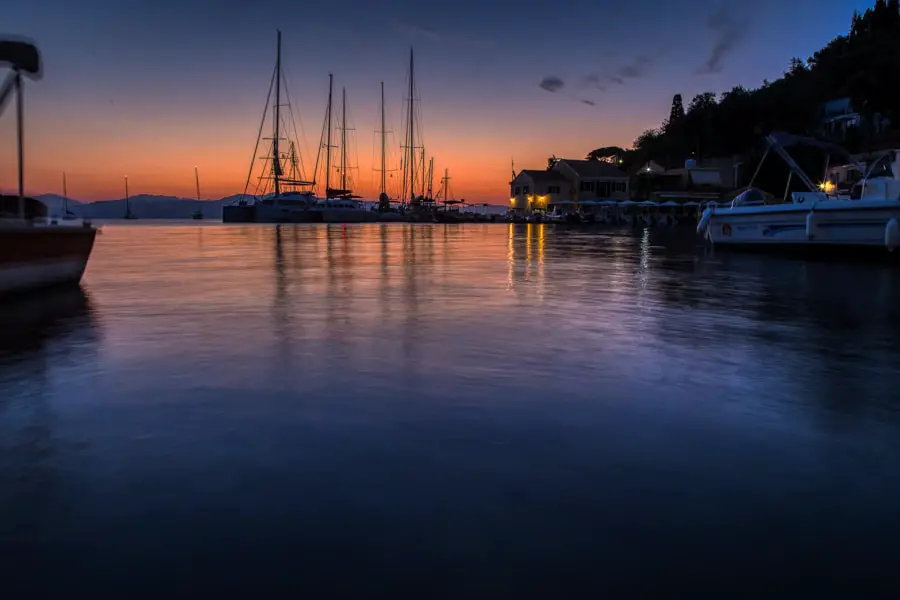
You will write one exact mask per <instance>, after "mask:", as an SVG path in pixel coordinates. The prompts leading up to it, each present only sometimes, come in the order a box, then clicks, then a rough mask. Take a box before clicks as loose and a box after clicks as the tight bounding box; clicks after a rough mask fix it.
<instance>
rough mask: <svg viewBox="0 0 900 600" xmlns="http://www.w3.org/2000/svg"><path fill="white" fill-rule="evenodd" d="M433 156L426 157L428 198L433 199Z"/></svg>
mask: <svg viewBox="0 0 900 600" xmlns="http://www.w3.org/2000/svg"><path fill="white" fill-rule="evenodd" d="M433 194H434V157H433V156H432V157H431V158H430V159H428V196H427V198H428V199H429V200H434V196H433Z"/></svg>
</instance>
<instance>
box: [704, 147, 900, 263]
mask: <svg viewBox="0 0 900 600" xmlns="http://www.w3.org/2000/svg"><path fill="white" fill-rule="evenodd" d="M766 141H767V143H768V148H767V150H766V154H765V155H764V156H763V159H762V160H763V161H765V159H766V156H767V155H768V154H769V152H770V151H775V153H776V154H778V155H779V156H781V158H782V159H784V161H785V162H786V163H787V164H788V166H789V167H790V174H789V175H788V185H787V187H786V190H787V189H789V187H790V181H791V178H793V177H797V178H798V179H799V180H800V181H802V182H803V184H804V185H805V186H806V187H807V188H808V189H809V191H808V192H794V193H792V194H790V195H788V194H787V192H785V196H784V198H783V199H782V201H781V202H777V203H771V201H767V199H766V196H765V194H763V193H762V191H760V190H758V189H756V188H754V187H752V186H753V180H755V178H756V175H757V174H758V173H759V167H757V170H756V173H755V174H754V178H753V180H751V182H750V187H749V188H748V189H747V190H745V191H744V192H742V193H741V194H739V195H738V196H736V197H735V198H734V200H733V201H732V202H731V203H730V205H727V206H724V207H722V206H708V207H707V208H706V209H705V210H704V211H703V213H702V216H701V218H700V221H699V223H698V225H697V232H698V233H699V234H700V235H702V236H704V238H706V239H707V240H709V241H711V242H713V243H715V244H725V245H746V246H760V247H762V246H783V247H809V248H822V247H859V248H872V249H879V248H886V249H887V250H891V251H893V250H894V249H896V248H898V247H900V222H898V220H900V181H898V180H897V179H896V175H898V174H900V160H898V153H897V152H895V151H890V152H885V153H883V154H882V155H881V156H879V157H878V158H877V159H875V160H874V161H872V163H871V164H870V166H869V168H868V169H866V168H865V167H864V166H861V169H860V171H861V172H862V173H864V174H865V175H864V176H863V178H862V179H861V180H860V181H859V182H858V183H857V184H856V185H855V186H854V188H853V190H852V192H851V194H850V196H849V198H848V197H838V196H837V195H834V194H832V193H829V192H830V188H831V187H832V186H830V185H829V182H827V181H823V182H822V183H819V184H817V183H815V182H813V180H812V179H810V178H809V176H808V175H807V174H806V173H804V172H803V170H802V169H800V167H799V166H798V165H797V163H796V162H795V161H794V160H793V158H791V156H790V155H789V154H788V153H787V151H786V150H785V148H786V147H787V146H792V145H796V144H804V145H812V146H815V147H818V148H820V149H822V150H825V151H826V152H829V153H830V154H831V153H840V154H843V155H844V156H845V157H849V155H848V154H847V152H846V151H844V150H843V149H842V148H840V147H839V146H836V145H833V144H828V143H826V142H821V141H819V140H815V139H812V138H802V137H799V136H794V135H790V134H784V133H774V134H771V135H769V136H767V137H766ZM830 154H829V155H830ZM760 166H762V161H761V162H760ZM827 169H828V167H827V162H826V172H827Z"/></svg>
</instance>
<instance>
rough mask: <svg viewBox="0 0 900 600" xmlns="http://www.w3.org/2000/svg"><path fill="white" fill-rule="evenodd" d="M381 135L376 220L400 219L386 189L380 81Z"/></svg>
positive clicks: (383, 124)
mask: <svg viewBox="0 0 900 600" xmlns="http://www.w3.org/2000/svg"><path fill="white" fill-rule="evenodd" d="M378 133H379V134H380V137H381V169H380V172H381V182H380V186H379V188H378V190H379V193H378V220H379V221H400V220H402V219H403V215H402V214H401V213H400V212H399V211H397V210H394V209H392V208H391V197H390V195H388V191H387V171H388V169H387V134H388V131H387V124H386V122H385V117H384V82H383V81H382V82H381V130H380V131H379V132H378Z"/></svg>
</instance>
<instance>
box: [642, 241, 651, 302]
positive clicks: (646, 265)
mask: <svg viewBox="0 0 900 600" xmlns="http://www.w3.org/2000/svg"><path fill="white" fill-rule="evenodd" d="M649 270H650V229H649V228H645V229H644V232H643V234H642V235H641V289H645V288H646V287H647V276H648V272H649Z"/></svg>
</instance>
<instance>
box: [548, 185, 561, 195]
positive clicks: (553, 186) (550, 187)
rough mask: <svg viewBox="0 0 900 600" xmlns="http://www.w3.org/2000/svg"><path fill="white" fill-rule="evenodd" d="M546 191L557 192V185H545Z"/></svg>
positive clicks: (549, 192)
mask: <svg viewBox="0 0 900 600" xmlns="http://www.w3.org/2000/svg"><path fill="white" fill-rule="evenodd" d="M547 193H548V194H558V193H559V186H558V185H551V186H547Z"/></svg>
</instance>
